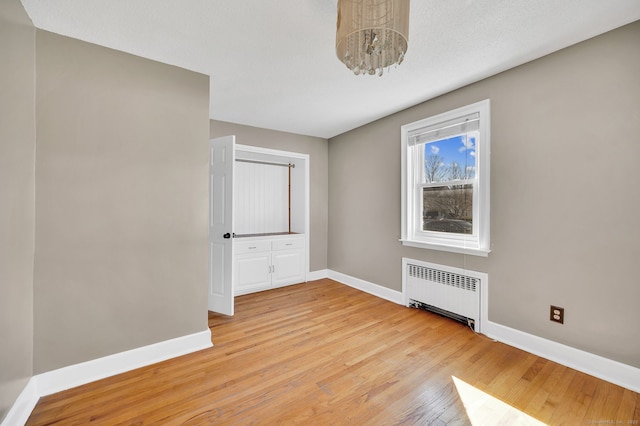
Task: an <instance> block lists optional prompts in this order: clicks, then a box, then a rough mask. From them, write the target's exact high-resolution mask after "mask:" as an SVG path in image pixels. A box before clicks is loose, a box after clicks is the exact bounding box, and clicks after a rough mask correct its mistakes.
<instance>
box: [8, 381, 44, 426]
mask: <svg viewBox="0 0 640 426" xmlns="http://www.w3.org/2000/svg"><path fill="white" fill-rule="evenodd" d="M37 388H38V386H37V384H36V378H35V377H32V378H31V379H29V381H28V382H27V385H26V386H25V387H24V389H23V390H22V392H21V393H20V395H19V396H18V399H16V402H14V403H13V406H11V409H10V410H9V412H8V413H7V415H6V416H5V418H4V420H2V426H15V425H24V424H25V423H26V422H27V420H28V419H29V416H30V415H31V412H32V411H33V409H34V407H35V406H36V404H37V403H38V399H40V395H38V389H37Z"/></svg>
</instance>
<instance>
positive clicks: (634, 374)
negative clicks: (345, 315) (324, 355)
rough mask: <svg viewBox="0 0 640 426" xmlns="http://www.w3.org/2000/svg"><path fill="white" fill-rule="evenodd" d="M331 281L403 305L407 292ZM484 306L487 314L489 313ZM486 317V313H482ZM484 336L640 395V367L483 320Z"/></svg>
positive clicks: (346, 279)
mask: <svg viewBox="0 0 640 426" xmlns="http://www.w3.org/2000/svg"><path fill="white" fill-rule="evenodd" d="M328 275H329V276H328V278H331V279H332V280H335V281H338V282H340V283H342V284H346V285H348V286H350V287H353V288H356V289H358V290H362V291H364V292H366V293H369V294H372V295H374V296H377V297H380V298H382V299H386V300H390V301H392V302H395V303H398V304H400V305H404V300H405V297H404V293H402V292H398V291H395V290H390V289H388V288H386V287H382V286H380V285H378V284H374V283H371V282H368V281H364V280H361V279H359V278H355V277H352V276H349V275H345V274H342V273H340V272H336V271H332V270H329V274H328ZM486 306H487V305H486V303H485V308H484V309H485V311H486ZM483 316H484V317H486V313H483ZM482 334H485V335H486V336H488V337H490V338H492V339H495V340H497V341H499V342H502V343H505V344H507V345H509V346H513V347H516V348H518V349H522V350H524V351H527V352H529V353H532V354H534V355H538V356H540V357H542V358H546V359H549V360H551V361H554V362H557V363H558V364H562V365H564V366H567V367H569V368H573V369H574V370H578V371H581V372H583V373H586V374H590V375H592V376H594V377H597V378H599V379H602V380H606V381H607V382H611V383H613V384H616V385H618V386H622V387H623V388H626V389H629V390H632V391H634V392H639V393H640V368H637V367H632V366H630V365H627V364H623V363H621V362H618V361H613V360H611V359H608V358H604V357H601V356H599V355H594V354H592V353H590V352H586V351H583V350H580V349H576V348H573V347H571V346H567V345H563V344H561V343H557V342H554V341H552V340H547V339H544V338H542V337H538V336H535V335H533V334H529V333H525V332H524V331H520V330H516V329H513V328H510V327H506V326H504V325H501V324H497V323H495V322H491V321H488V320H487V321H484V322H483V325H482Z"/></svg>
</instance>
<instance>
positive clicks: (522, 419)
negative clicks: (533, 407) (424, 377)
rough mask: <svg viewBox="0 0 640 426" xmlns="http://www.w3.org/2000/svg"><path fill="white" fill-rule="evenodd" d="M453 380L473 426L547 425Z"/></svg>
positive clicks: (459, 381) (463, 383) (455, 379)
mask: <svg viewBox="0 0 640 426" xmlns="http://www.w3.org/2000/svg"><path fill="white" fill-rule="evenodd" d="M451 378H452V379H453V383H454V384H455V385H456V389H457V390H458V395H460V400H461V401H462V403H463V404H464V408H465V410H466V412H467V417H469V421H470V422H471V424H472V425H478V426H480V425H482V426H486V425H531V426H541V425H546V424H545V423H542V422H541V421H539V420H536V419H534V418H533V417H531V416H530V415H528V414H526V413H523V412H522V411H520V410H518V409H517V408H514V407H512V406H510V405H509V404H507V403H504V402H502V401H500V400H499V399H497V398H494V397H493V396H491V395H489V394H488V393H486V392H483V391H481V390H480V389H478V388H476V387H473V386H471V385H470V384H468V383H466V382H464V381H463V380H460V379H458V378H457V377H455V376H451Z"/></svg>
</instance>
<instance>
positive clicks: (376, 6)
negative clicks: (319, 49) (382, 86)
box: [336, 0, 409, 75]
mask: <svg viewBox="0 0 640 426" xmlns="http://www.w3.org/2000/svg"><path fill="white" fill-rule="evenodd" d="M408 37H409V0H338V29H337V32H336V53H337V55H338V58H339V59H340V60H341V61H342V62H344V64H345V65H346V66H347V68H349V69H350V70H351V71H353V73H354V74H355V75H359V74H370V75H374V74H376V73H377V74H378V75H382V73H383V70H384V68H385V67H387V68H388V67H389V66H391V65H393V64H398V65H399V64H401V63H402V61H403V60H404V55H405V54H406V53H407V47H408V45H407V41H408Z"/></svg>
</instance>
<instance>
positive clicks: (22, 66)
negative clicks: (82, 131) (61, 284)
mask: <svg viewBox="0 0 640 426" xmlns="http://www.w3.org/2000/svg"><path fill="white" fill-rule="evenodd" d="M35 51H36V50H35V28H34V27H33V25H32V24H31V20H30V19H29V17H28V16H27V14H26V12H25V11H24V9H23V7H22V4H21V3H20V1H19V0H4V1H0V57H1V58H2V65H1V66H0V288H1V289H2V296H1V297H0V342H2V343H1V344H0V345H1V346H2V349H0V421H1V420H2V419H3V418H4V417H5V416H6V413H7V411H8V410H9V408H11V406H12V405H13V403H14V401H15V399H16V398H17V397H18V395H19V394H20V392H22V389H23V388H24V387H25V385H26V384H27V381H28V380H29V378H30V377H31V375H32V373H33V371H32V365H33V363H32V361H33V250H34V211H35V199H34V190H35V170H34V164H35V143H36V139H35V137H36V133H35Z"/></svg>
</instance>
